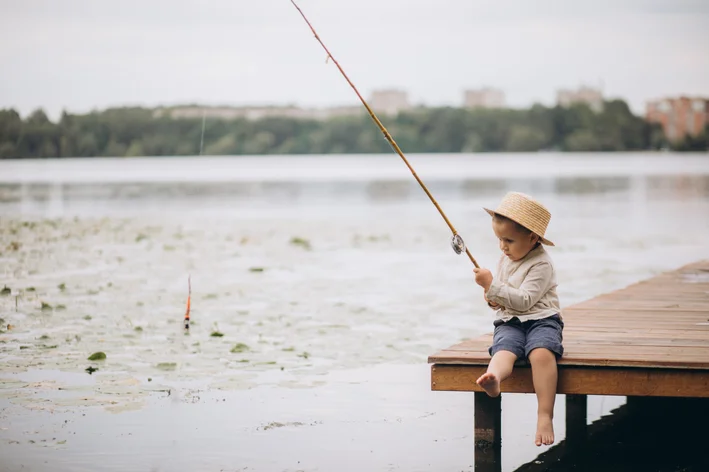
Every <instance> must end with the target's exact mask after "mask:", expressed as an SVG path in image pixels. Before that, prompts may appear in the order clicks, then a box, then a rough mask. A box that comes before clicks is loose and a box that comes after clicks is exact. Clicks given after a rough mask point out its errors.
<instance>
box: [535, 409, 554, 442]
mask: <svg viewBox="0 0 709 472" xmlns="http://www.w3.org/2000/svg"><path fill="white" fill-rule="evenodd" d="M534 444H536V445H537V446H541V445H542V444H544V445H545V446H549V445H550V444H554V423H552V420H551V417H550V416H547V415H539V416H537V434H536V436H535V437H534Z"/></svg>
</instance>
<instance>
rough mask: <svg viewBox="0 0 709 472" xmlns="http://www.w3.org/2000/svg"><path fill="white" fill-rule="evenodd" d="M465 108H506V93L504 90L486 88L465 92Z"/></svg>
mask: <svg viewBox="0 0 709 472" xmlns="http://www.w3.org/2000/svg"><path fill="white" fill-rule="evenodd" d="M463 106H464V107H465V108H504V107H505V93H504V92H503V91H502V90H498V89H494V88H490V87H485V88H482V89H477V90H466V91H465V92H463Z"/></svg>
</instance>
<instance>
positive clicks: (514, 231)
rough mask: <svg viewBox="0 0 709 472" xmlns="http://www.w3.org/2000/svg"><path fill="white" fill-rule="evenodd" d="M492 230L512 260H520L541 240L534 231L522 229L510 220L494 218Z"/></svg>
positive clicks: (502, 248)
mask: <svg viewBox="0 0 709 472" xmlns="http://www.w3.org/2000/svg"><path fill="white" fill-rule="evenodd" d="M492 230H493V231H494V232H495V235H496V236H497V239H499V240H500V250H501V251H502V252H504V253H505V255H506V256H507V257H509V258H510V260H512V261H518V260H520V259H522V258H523V257H524V256H526V255H527V253H528V252H529V251H531V250H532V249H533V248H534V246H535V245H536V244H537V241H539V237H538V236H537V235H536V234H534V233H532V232H529V233H527V232H525V231H520V230H519V229H518V228H517V225H515V223H513V222H512V221H509V220H502V221H500V220H496V219H494V218H493V220H492Z"/></svg>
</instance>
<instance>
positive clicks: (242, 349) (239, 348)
mask: <svg viewBox="0 0 709 472" xmlns="http://www.w3.org/2000/svg"><path fill="white" fill-rule="evenodd" d="M248 350H249V346H247V345H246V344H244V343H239V344H235V345H234V347H232V348H231V352H232V353H236V352H246V351H248Z"/></svg>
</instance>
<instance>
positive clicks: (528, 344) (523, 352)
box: [488, 315, 564, 359]
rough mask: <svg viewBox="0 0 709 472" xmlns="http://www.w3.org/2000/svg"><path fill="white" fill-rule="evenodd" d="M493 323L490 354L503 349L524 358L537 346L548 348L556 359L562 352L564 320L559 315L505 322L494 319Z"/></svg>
mask: <svg viewBox="0 0 709 472" xmlns="http://www.w3.org/2000/svg"><path fill="white" fill-rule="evenodd" d="M494 325H495V333H494V334H493V339H492V346H490V348H489V349H488V352H489V353H490V355H491V356H494V355H495V353H496V352H497V351H502V350H504V351H510V352H512V353H513V354H515V355H516V356H517V359H526V358H527V357H529V353H530V352H532V350H533V349H536V348H538V347H543V348H546V349H549V350H550V351H551V352H553V353H554V354H556V358H557V359H558V358H560V357H561V356H562V355H563V354H564V346H563V345H562V340H563V334H562V331H563V329H564V322H563V321H562V320H561V317H560V316H559V315H552V316H550V317H548V318H542V319H540V320H529V321H520V320H519V318H512V319H511V320H510V321H507V322H504V321H502V320H495V323H494Z"/></svg>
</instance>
